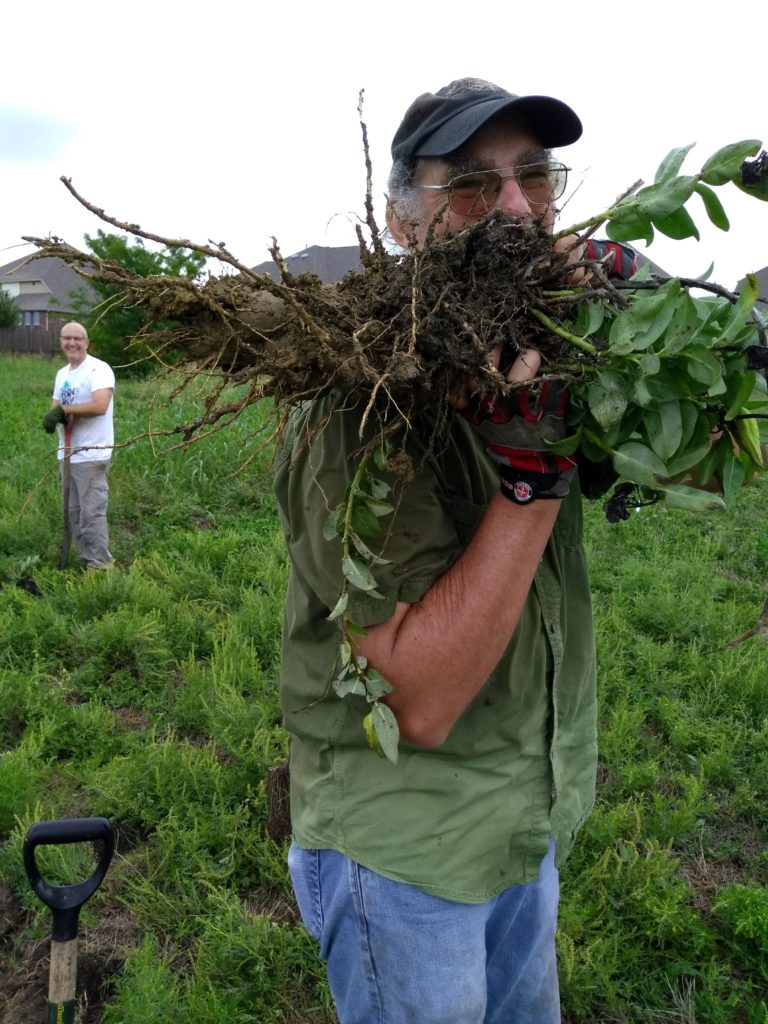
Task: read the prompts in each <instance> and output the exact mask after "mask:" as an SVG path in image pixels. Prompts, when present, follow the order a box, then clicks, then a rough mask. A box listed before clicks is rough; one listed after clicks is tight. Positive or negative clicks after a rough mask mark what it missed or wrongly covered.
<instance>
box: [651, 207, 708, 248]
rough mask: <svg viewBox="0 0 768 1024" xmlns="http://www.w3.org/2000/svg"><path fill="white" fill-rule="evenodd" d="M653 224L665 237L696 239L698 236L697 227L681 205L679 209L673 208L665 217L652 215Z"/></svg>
mask: <svg viewBox="0 0 768 1024" xmlns="http://www.w3.org/2000/svg"><path fill="white" fill-rule="evenodd" d="M653 226H654V227H655V228H658V230H659V231H660V232H661V233H662V235H666V236H667V238H675V239H678V240H679V239H682V238H695V239H696V240H697V241H698V240H699V238H700V235H699V229H698V228H697V227H696V225H695V224H694V221H693V217H691V215H690V213H688V211H687V210H686V209H684V208H683V207H681V208H680V209H679V210H675V212H674V213H670V214H669V215H668V216H665V217H654V218H653Z"/></svg>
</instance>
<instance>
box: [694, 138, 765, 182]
mask: <svg viewBox="0 0 768 1024" xmlns="http://www.w3.org/2000/svg"><path fill="white" fill-rule="evenodd" d="M760 145H761V143H760V140H759V139H746V140H745V141H743V142H732V143H731V144H730V145H729V146H723V148H722V149H718V151H717V152H716V153H713V154H712V156H711V157H710V158H709V160H707V162H706V163H705V164H704V166H703V167H702V169H701V173H700V175H699V177H700V178H701V180H702V181H703V182H704V183H705V184H706V185H725V184H726V182H729V181H734V180H735V179H736V178H737V177H738V176H739V175H740V171H741V165H742V163H743V162H744V160H746V159H747V157H748V156H754V155H755V154H756V153H757V151H758V150H759V149H760Z"/></svg>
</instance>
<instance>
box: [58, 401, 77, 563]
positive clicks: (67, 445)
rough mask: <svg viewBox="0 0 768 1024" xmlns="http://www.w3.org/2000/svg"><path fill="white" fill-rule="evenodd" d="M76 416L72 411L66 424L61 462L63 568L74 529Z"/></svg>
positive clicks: (61, 550)
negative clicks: (72, 494)
mask: <svg viewBox="0 0 768 1024" xmlns="http://www.w3.org/2000/svg"><path fill="white" fill-rule="evenodd" d="M74 422H75V417H74V416H73V415H72V413H70V414H69V415H68V416H67V422H66V423H65V424H64V458H63V459H62V463H61V494H62V498H63V503H64V535H63V537H62V538H61V547H60V548H59V568H60V569H63V568H64V567H65V566H66V564H67V559H68V558H69V545H70V542H71V540H72V529H71V527H70V525H69V462H70V458H71V456H72V424H73V423H74Z"/></svg>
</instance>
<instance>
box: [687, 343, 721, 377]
mask: <svg viewBox="0 0 768 1024" xmlns="http://www.w3.org/2000/svg"><path fill="white" fill-rule="evenodd" d="M681 355H683V356H684V357H685V367H686V370H687V371H688V373H689V374H690V376H691V377H693V379H694V380H697V381H699V383H700V384H706V385H707V386H711V385H713V384H714V383H715V381H717V380H719V379H720V378H721V377H722V373H723V368H722V366H721V365H720V363H719V362H718V360H717V358H716V357H715V356H714V355H713V354H712V353H711V352H710V351H709V349H708V348H705V347H704V346H703V345H691V346H690V348H688V349H686V350H685V351H684V352H683V353H681Z"/></svg>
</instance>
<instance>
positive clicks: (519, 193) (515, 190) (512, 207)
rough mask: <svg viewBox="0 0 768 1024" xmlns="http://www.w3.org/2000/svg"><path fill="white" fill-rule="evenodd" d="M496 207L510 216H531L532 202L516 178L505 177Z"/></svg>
mask: <svg viewBox="0 0 768 1024" xmlns="http://www.w3.org/2000/svg"><path fill="white" fill-rule="evenodd" d="M496 209H497V210H501V211H502V212H503V213H506V214H507V216H509V217H530V216H531V212H532V211H531V204H530V202H529V201H528V199H527V197H526V195H525V193H524V192H523V190H522V189H521V188H520V183H519V182H518V181H517V179H516V178H505V179H504V181H502V183H501V191H500V192H499V198H498V199H497V200H496Z"/></svg>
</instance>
